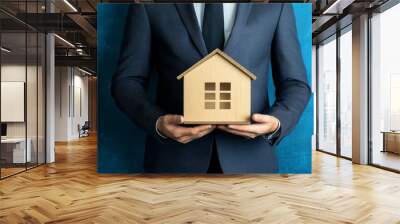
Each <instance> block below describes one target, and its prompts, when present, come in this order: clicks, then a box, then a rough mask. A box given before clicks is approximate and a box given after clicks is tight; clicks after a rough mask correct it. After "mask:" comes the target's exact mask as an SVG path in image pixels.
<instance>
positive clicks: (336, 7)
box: [322, 0, 355, 15]
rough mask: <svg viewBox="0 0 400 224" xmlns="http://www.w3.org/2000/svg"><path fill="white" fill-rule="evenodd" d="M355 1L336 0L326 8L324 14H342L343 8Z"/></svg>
mask: <svg viewBox="0 0 400 224" xmlns="http://www.w3.org/2000/svg"><path fill="white" fill-rule="evenodd" d="M354 1H355V0H336V1H335V2H333V4H332V5H330V6H329V7H328V8H327V9H325V10H324V12H322V14H323V15H326V14H342V13H343V10H344V9H345V8H347V7H348V6H349V5H351V4H352V3H353V2H354Z"/></svg>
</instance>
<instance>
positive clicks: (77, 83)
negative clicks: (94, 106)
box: [55, 67, 89, 141]
mask: <svg viewBox="0 0 400 224" xmlns="http://www.w3.org/2000/svg"><path fill="white" fill-rule="evenodd" d="M55 89H56V90H55V120H56V121H55V123H56V132H55V140H56V141H70V140H73V139H77V138H78V137H79V133H78V125H83V124H84V122H85V121H87V120H88V105H89V104H88V77H87V76H84V74H83V73H82V72H80V71H79V70H77V69H76V68H72V67H56V84H55Z"/></svg>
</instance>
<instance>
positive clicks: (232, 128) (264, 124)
mask: <svg viewBox="0 0 400 224" xmlns="http://www.w3.org/2000/svg"><path fill="white" fill-rule="evenodd" d="M251 119H252V120H253V121H254V123H253V124H249V125H218V126H217V128H218V129H221V130H223V131H226V132H229V133H232V134H235V135H240V136H243V137H245V138H255V137H257V136H259V135H265V134H269V133H272V132H274V131H275V130H276V129H277V128H278V127H279V120H278V119H277V118H276V117H273V116H269V115H265V114H253V116H251Z"/></svg>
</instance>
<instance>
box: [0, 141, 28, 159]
mask: <svg viewBox="0 0 400 224" xmlns="http://www.w3.org/2000/svg"><path fill="white" fill-rule="evenodd" d="M26 142H27V143H28V144H26V143H25V138H6V139H1V157H2V159H3V160H5V163H25V162H30V161H31V158H32V154H31V146H32V140H31V139H30V138H27V139H26ZM25 145H27V147H26V151H25Z"/></svg>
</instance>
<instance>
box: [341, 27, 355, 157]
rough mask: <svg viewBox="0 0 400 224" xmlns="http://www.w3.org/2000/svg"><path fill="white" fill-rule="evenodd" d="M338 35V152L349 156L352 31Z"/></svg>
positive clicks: (350, 154)
mask: <svg viewBox="0 0 400 224" xmlns="http://www.w3.org/2000/svg"><path fill="white" fill-rule="evenodd" d="M343 32H344V33H343V34H342V35H341V36H340V154H341V156H345V157H348V158H351V156H352V150H351V141H352V138H351V136H352V125H351V124H352V96H353V95H352V74H353V71H352V32H351V27H348V28H347V29H345V30H344V31H343Z"/></svg>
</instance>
